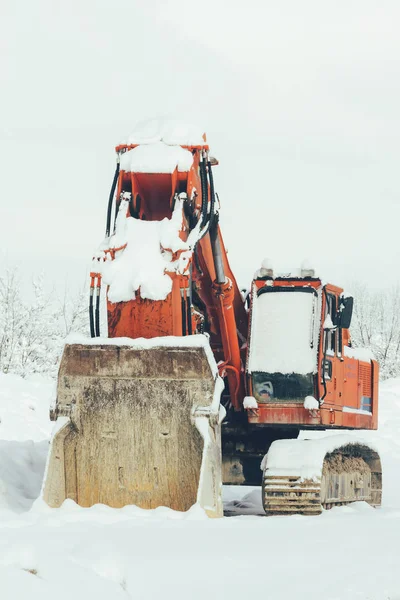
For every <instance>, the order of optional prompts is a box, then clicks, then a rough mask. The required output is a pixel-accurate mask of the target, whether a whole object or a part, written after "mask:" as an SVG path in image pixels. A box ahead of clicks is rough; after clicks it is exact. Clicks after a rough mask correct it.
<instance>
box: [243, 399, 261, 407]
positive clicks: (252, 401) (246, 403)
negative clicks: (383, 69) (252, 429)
mask: <svg viewBox="0 0 400 600" xmlns="http://www.w3.org/2000/svg"><path fill="white" fill-rule="evenodd" d="M243 408H244V409H245V410H254V409H257V408H258V402H257V400H256V399H255V398H254V396H246V397H245V398H244V400H243Z"/></svg>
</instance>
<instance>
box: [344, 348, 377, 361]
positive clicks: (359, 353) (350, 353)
mask: <svg viewBox="0 0 400 600" xmlns="http://www.w3.org/2000/svg"><path fill="white" fill-rule="evenodd" d="M344 355H345V356H347V358H355V359H357V360H362V361H363V362H371V360H374V358H375V357H374V354H373V352H372V351H371V350H369V349H368V348H349V346H345V347H344Z"/></svg>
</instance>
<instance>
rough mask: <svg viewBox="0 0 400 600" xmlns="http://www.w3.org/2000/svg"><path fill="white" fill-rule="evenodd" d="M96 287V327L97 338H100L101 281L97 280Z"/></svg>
mask: <svg viewBox="0 0 400 600" xmlns="http://www.w3.org/2000/svg"><path fill="white" fill-rule="evenodd" d="M97 281H98V283H97V287H96V309H95V325H96V337H100V281H99V280H97Z"/></svg>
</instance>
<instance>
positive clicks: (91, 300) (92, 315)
mask: <svg viewBox="0 0 400 600" xmlns="http://www.w3.org/2000/svg"><path fill="white" fill-rule="evenodd" d="M93 292H94V289H93V287H90V295H89V325H90V337H92V338H94V337H96V335H95V331H94V314H93Z"/></svg>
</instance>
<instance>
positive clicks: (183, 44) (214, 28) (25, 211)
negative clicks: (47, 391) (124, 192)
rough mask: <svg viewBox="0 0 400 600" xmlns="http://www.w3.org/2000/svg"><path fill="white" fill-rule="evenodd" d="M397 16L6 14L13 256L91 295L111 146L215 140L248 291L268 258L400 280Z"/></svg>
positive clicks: (265, 10)
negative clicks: (175, 131)
mask: <svg viewBox="0 0 400 600" xmlns="http://www.w3.org/2000/svg"><path fill="white" fill-rule="evenodd" d="M399 19H400V4H399V3H398V1H385V0H380V2H378V1H377V0H374V1H371V0H346V1H344V0H343V1H338V2H334V3H333V2H327V1H324V0H318V1H317V0H315V1H314V0H301V1H299V0H292V1H290V0H280V1H279V2H272V1H269V0H264V1H262V0H258V1H255V0H247V2H237V1H236V0H234V1H232V0H231V1H230V2H226V1H223V0H213V1H209V0H203V2H201V3H194V2H189V0H186V1H183V0H169V1H165V0H164V1H163V2H161V1H158V0H157V1H153V2H152V1H150V0H148V1H147V2H143V1H142V2H139V1H137V0H136V1H135V0H118V1H117V2H110V1H107V2H104V1H103V0H97V1H95V0H79V1H77V0H69V1H68V2H66V1H65V0H35V1H34V2H33V1H31V0H20V1H19V2H15V1H14V0H2V2H1V3H0V109H1V110H0V159H1V163H0V164H1V167H0V183H1V197H0V198H1V199H0V222H1V226H2V234H1V238H2V241H1V249H0V256H1V257H2V261H3V263H5V264H14V263H18V264H19V265H20V268H21V270H22V271H23V273H28V272H30V271H32V272H36V273H37V272H38V271H40V270H44V271H45V272H46V273H47V274H48V278H49V279H51V280H53V281H54V282H55V283H60V282H64V281H65V279H66V278H68V281H70V282H72V283H74V284H75V283H78V284H80V283H81V282H82V280H83V279H84V276H85V272H86V269H87V266H88V263H89V260H90V258H91V255H92V252H93V250H94V249H95V248H96V246H97V245H98V243H99V242H100V241H101V239H102V237H103V234H104V226H105V216H106V206H107V199H108V193H109V188H110V184H111V181H112V177H113V172H114V166H115V164H114V146H115V144H116V143H118V141H119V140H120V139H121V138H122V137H123V136H124V135H125V134H127V133H129V131H130V130H131V129H133V127H134V124H135V123H136V122H137V121H141V120H143V119H145V118H149V117H153V116H175V117H176V116H179V115H181V116H182V117H183V119H184V120H187V119H189V120H191V121H194V122H195V123H199V124H201V125H204V128H205V130H206V132H207V136H208V140H209V142H210V145H211V148H212V151H213V154H215V155H216V156H217V157H218V159H219V160H220V166H219V167H218V168H217V169H215V178H216V184H217V190H218V192H219V194H220V198H221V201H222V211H223V212H222V216H221V222H222V229H223V235H224V238H225V241H226V245H227V247H228V249H229V257H230V261H231V264H232V267H233V269H234V271H235V272H236V274H237V278H238V280H239V283H240V284H249V283H250V279H251V276H252V274H253V272H254V271H255V269H256V268H257V267H258V266H259V264H260V262H261V259H262V258H263V257H265V256H270V257H271V258H272V261H273V263H274V265H275V266H276V267H280V268H282V269H286V268H288V267H290V266H293V267H296V266H298V265H299V263H300V262H301V261H302V259H303V258H304V257H308V258H309V259H310V260H311V261H312V262H313V263H314V264H315V265H316V266H317V267H318V270H319V272H320V273H321V274H322V275H323V276H324V279H330V280H331V281H332V282H333V283H337V284H339V285H340V284H346V283H347V282H351V281H352V280H353V279H360V280H362V281H367V280H368V279H369V278H370V276H371V274H372V275H374V276H375V278H376V277H377V276H378V277H379V281H382V278H383V280H384V281H385V283H388V282H390V281H392V280H393V279H395V280H397V279H398V264H399V259H400V243H399V235H398V228H399V222H400V219H399V217H400V208H399V199H400V178H399V175H398V162H399V147H398V146H399V134H400V122H399V118H398V114H399V106H400V70H399V65H400V63H399V60H400V36H399V35H398V23H399Z"/></svg>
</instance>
